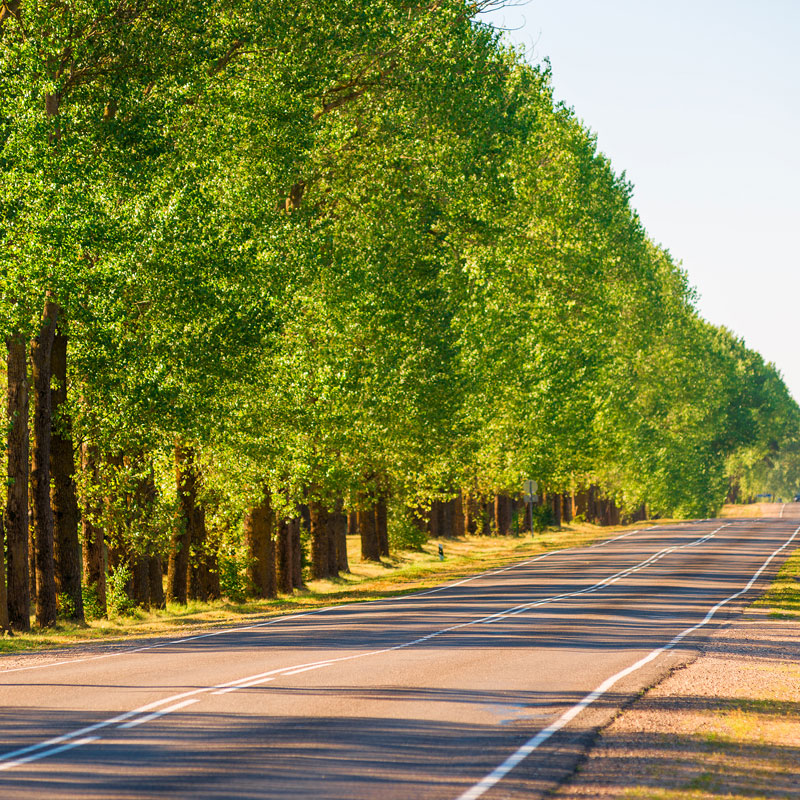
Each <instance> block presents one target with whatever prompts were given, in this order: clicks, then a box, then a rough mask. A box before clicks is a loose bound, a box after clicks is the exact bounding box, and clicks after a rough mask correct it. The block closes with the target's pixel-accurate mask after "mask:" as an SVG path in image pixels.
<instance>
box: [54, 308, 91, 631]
mask: <svg viewBox="0 0 800 800" xmlns="http://www.w3.org/2000/svg"><path fill="white" fill-rule="evenodd" d="M61 328H62V323H61V322H59V325H58V326H57V327H56V333H55V336H54V338H53V350H52V354H51V369H52V373H53V378H54V379H55V381H56V383H57V385H56V387H55V388H54V389H53V390H52V402H53V420H54V427H53V438H52V442H51V448H50V472H51V475H52V488H51V492H50V502H51V504H52V507H53V526H54V546H55V567H56V589H57V590H58V592H59V594H61V595H64V596H66V597H67V598H69V609H70V613H69V615H68V617H69V619H71V620H73V621H74V622H83V621H84V619H83V596H82V594H81V544H80V541H79V539H78V524H79V522H80V511H79V510H78V499H77V496H76V492H75V451H74V450H73V448H72V420H71V419H70V416H69V411H68V409H67V336H66V334H65V333H63V332H62V330H61Z"/></svg>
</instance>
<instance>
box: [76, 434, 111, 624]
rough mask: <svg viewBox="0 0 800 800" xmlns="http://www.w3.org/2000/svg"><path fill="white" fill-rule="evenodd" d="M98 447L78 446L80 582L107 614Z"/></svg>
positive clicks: (87, 444) (85, 443)
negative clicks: (82, 491)
mask: <svg viewBox="0 0 800 800" xmlns="http://www.w3.org/2000/svg"><path fill="white" fill-rule="evenodd" d="M98 465H99V455H98V452H97V447H96V446H95V445H91V444H89V443H88V442H84V443H83V445H82V446H81V469H82V470H83V473H84V476H86V481H87V484H88V486H87V493H86V496H85V497H84V499H83V514H82V517H81V521H82V528H83V582H84V584H85V585H86V586H87V587H93V588H94V591H95V592H96V594H97V604H98V606H99V607H100V609H101V611H102V613H103V614H104V615H105V613H106V552H105V543H104V541H103V539H104V537H103V529H102V528H101V527H100V526H99V524H98V521H99V520H100V515H101V513H102V508H101V504H100V499H99V491H100V485H99V484H100V478H99V475H98V471H99V466H98Z"/></svg>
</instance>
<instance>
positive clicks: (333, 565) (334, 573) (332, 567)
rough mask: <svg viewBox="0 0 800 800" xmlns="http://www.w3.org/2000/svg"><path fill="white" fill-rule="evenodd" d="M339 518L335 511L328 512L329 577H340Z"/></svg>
mask: <svg viewBox="0 0 800 800" xmlns="http://www.w3.org/2000/svg"><path fill="white" fill-rule="evenodd" d="M337 518H338V515H337V513H336V512H335V511H329V512H328V575H329V576H330V577H331V578H338V577H339V552H338V549H337V544H336V533H337Z"/></svg>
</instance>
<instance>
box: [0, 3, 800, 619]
mask: <svg viewBox="0 0 800 800" xmlns="http://www.w3.org/2000/svg"><path fill="white" fill-rule="evenodd" d="M491 4H492V3H490V2H487V0H478V2H465V1H464V0H369V2H367V0H315V2H313V3H309V2H306V0H280V1H278V0H259V2H253V1H252V0H231V2H228V3H225V4H219V3H207V2H206V3H201V2H199V1H198V0H188V2H181V3H175V2H173V0H141V1H140V0H136V1H134V0H120V1H119V2H115V3H108V2H104V1H102V0H84V2H81V3H77V2H74V0H65V2H58V3H55V2H52V0H8V1H7V2H5V3H3V4H2V5H0V244H1V245H2V246H1V247H0V263H1V264H2V272H0V282H1V283H0V285H1V286H2V292H1V293H0V321H2V329H3V336H4V338H5V342H6V351H7V358H6V370H5V374H6V377H7V406H6V413H7V428H6V431H7V435H6V442H7V447H6V450H5V453H6V461H7V476H8V480H7V497H6V503H5V513H4V515H3V518H2V522H3V525H2V531H3V537H4V546H3V553H4V556H5V559H0V564H2V566H3V568H4V570H5V577H4V580H2V581H0V585H2V589H3V591H6V590H7V597H2V596H1V594H0V623H2V626H3V627H7V626H8V625H10V626H11V627H13V628H16V629H19V630H26V629H28V628H29V627H30V625H31V615H32V613H33V614H34V615H35V622H36V624H37V625H39V626H49V625H52V624H54V623H55V621H56V619H57V617H58V616H59V615H62V616H63V617H65V618H71V619H75V620H81V619H83V617H84V614H85V611H84V603H86V604H87V612H86V613H88V612H91V613H92V614H103V613H106V610H107V608H108V607H111V608H113V609H116V610H119V609H121V608H124V607H125V606H126V604H128V605H140V606H153V607H161V606H163V605H164V604H165V602H166V601H167V600H172V601H175V602H178V603H185V602H187V599H190V598H197V599H212V598H215V597H219V596H220V595H221V594H227V595H228V596H232V595H240V594H241V595H244V594H250V595H254V596H258V597H273V596H275V595H276V594H277V593H278V592H291V591H293V589H294V588H296V587H299V586H302V584H303V581H304V579H306V578H308V577H313V578H321V577H328V576H333V575H336V574H338V573H340V572H342V571H345V570H347V569H348V563H347V550H346V547H345V543H346V537H347V535H348V533H349V534H350V535H358V536H360V538H361V545H362V557H363V558H365V559H374V560H377V559H380V558H381V557H383V556H386V555H388V554H389V552H390V549H391V548H392V547H397V546H404V545H408V544H414V543H419V542H420V541H422V540H424V538H425V537H426V536H428V535H434V536H454V535H462V534H464V533H473V534H489V533H499V534H505V533H508V532H511V531H514V530H518V529H523V528H526V527H532V528H536V527H537V525H540V524H544V522H546V521H547V519H548V518H549V519H550V520H552V521H553V522H558V521H559V520H560V519H562V518H564V517H572V516H576V515H582V516H583V518H585V519H587V520H590V521H597V522H600V523H609V522H615V521H618V520H619V519H621V518H633V517H643V516H646V515H649V516H665V515H669V516H692V515H703V516H705V515H708V514H711V513H713V512H715V511H716V510H717V509H718V508H719V507H720V505H721V503H722V502H723V500H724V498H725V497H726V495H727V494H731V496H732V497H737V496H744V495H748V494H755V493H756V489H757V488H760V487H761V486H762V485H763V484H764V483H765V482H767V483H769V482H770V481H777V483H778V484H780V486H781V487H786V489H785V491H789V490H790V487H792V488H793V487H796V486H797V483H798V477H797V476H798V472H800V434H799V431H800V425H799V424H798V423H799V421H800V412H799V411H798V407H797V405H796V404H795V402H794V401H793V399H792V398H791V397H790V395H789V393H788V392H787V390H786V387H785V386H784V384H783V382H782V380H781V377H780V375H779V374H778V373H777V372H776V370H775V369H774V367H773V366H771V365H769V364H765V363H764V361H763V360H762V359H761V357H760V356H759V355H758V354H756V353H754V352H752V351H750V350H748V349H747V348H746V347H745V346H744V344H743V343H742V342H741V341H740V340H738V339H737V338H736V337H735V336H733V335H732V334H731V333H729V332H728V331H726V330H724V329H720V328H717V327H715V326H713V325H710V324H708V323H707V322H705V321H704V320H702V319H701V318H700V317H699V316H698V314H697V311H696V309H695V305H694V296H693V293H692V290H691V289H690V287H689V286H688V284H687V280H686V276H685V275H684V273H683V272H682V271H681V269H680V268H679V267H678V266H677V265H676V264H675V262H674V261H673V260H672V258H671V257H670V255H669V253H668V252H667V251H665V250H664V249H663V248H661V247H659V246H657V245H656V244H654V243H653V242H652V241H651V240H650V239H649V238H648V236H647V234H646V233H645V231H644V229H643V227H642V225H641V222H640V220H639V218H638V217H637V215H636V213H635V212H634V211H633V209H632V208H631V202H630V199H631V187H630V185H629V184H628V183H627V182H626V181H625V179H624V177H621V176H619V175H617V174H615V173H614V171H613V170H612V168H611V166H610V164H609V162H608V160H607V159H606V158H605V157H604V156H603V155H602V154H600V153H599V152H598V151H597V146H596V141H595V138H594V136H593V135H592V134H591V133H590V132H589V131H587V129H586V128H585V127H584V126H583V125H582V124H581V123H580V122H579V121H578V119H577V118H576V117H575V115H574V114H573V112H572V111H571V110H570V109H568V108H565V107H564V106H563V105H561V104H559V103H556V102H555V101H554V99H553V94H552V89H551V84H550V75H549V68H548V67H547V66H546V65H545V66H539V67H533V66H530V65H528V64H527V63H525V62H524V60H523V59H522V58H521V57H520V55H519V54H518V53H516V52H514V51H513V50H511V49H509V48H508V47H507V46H506V45H504V44H503V42H502V41H501V39H500V38H499V36H498V34H497V32H496V31H495V30H493V29H492V28H490V27H489V26H487V25H484V24H482V23H481V22H480V19H481V16H480V12H481V11H482V10H485V9H486V8H487V7H488V6H489V5H491ZM526 478H535V479H536V480H537V481H538V482H539V485H540V497H539V505H538V506H537V507H536V508H535V509H534V514H533V516H534V519H530V518H529V517H526V516H525V513H526V512H525V508H524V505H523V504H521V502H520V490H521V485H522V481H523V480H524V479H526ZM781 491H784V489H783V488H782V489H781ZM89 606H91V607H90V608H88V607H89ZM6 609H7V617H8V618H7V619H6V618H5V616H6Z"/></svg>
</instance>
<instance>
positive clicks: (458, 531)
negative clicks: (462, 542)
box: [453, 492, 467, 538]
mask: <svg viewBox="0 0 800 800" xmlns="http://www.w3.org/2000/svg"><path fill="white" fill-rule="evenodd" d="M466 510H467V506H466V503H465V502H464V495H463V494H462V493H461V492H459V493H458V494H457V495H456V497H455V500H453V536H458V537H461V538H463V537H464V536H466V535H467V518H466Z"/></svg>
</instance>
